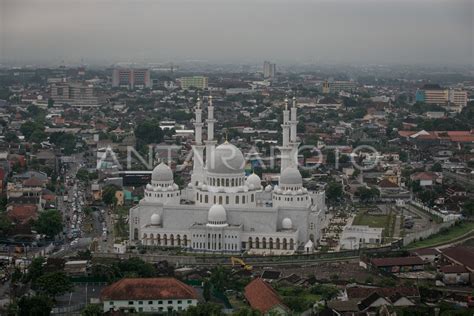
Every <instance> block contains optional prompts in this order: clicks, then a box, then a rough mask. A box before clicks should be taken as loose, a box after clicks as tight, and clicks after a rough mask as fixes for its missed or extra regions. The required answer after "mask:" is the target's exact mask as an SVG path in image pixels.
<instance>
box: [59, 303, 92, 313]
mask: <svg viewBox="0 0 474 316" xmlns="http://www.w3.org/2000/svg"><path fill="white" fill-rule="evenodd" d="M84 307H86V304H85V303H80V304H76V305H71V306H65V307H55V308H53V309H52V310H51V315H61V314H68V315H71V313H72V312H79V311H81V310H82V309H83V308H84ZM73 314H75V313H73ZM77 314H78V315H79V313H77Z"/></svg>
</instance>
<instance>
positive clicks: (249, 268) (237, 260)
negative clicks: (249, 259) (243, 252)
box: [230, 257, 253, 271]
mask: <svg viewBox="0 0 474 316" xmlns="http://www.w3.org/2000/svg"><path fill="white" fill-rule="evenodd" d="M230 262H232V266H234V265H236V264H239V265H240V267H241V268H242V269H244V270H246V271H252V269H253V267H252V266H251V265H248V264H246V263H245V262H244V260H242V259H240V258H236V257H230Z"/></svg>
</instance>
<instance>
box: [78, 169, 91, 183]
mask: <svg viewBox="0 0 474 316" xmlns="http://www.w3.org/2000/svg"><path fill="white" fill-rule="evenodd" d="M76 178H77V179H78V180H79V181H81V182H89V171H87V169H86V168H81V169H79V170H77V173H76Z"/></svg>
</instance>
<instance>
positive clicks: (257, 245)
mask: <svg viewBox="0 0 474 316" xmlns="http://www.w3.org/2000/svg"><path fill="white" fill-rule="evenodd" d="M255 248H257V249H259V248H260V240H259V239H258V237H256V238H255Z"/></svg>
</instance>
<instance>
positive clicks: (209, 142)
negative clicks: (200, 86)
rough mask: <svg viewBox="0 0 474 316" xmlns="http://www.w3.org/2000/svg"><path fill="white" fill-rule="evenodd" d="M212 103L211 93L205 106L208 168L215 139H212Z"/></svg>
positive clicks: (211, 162)
mask: <svg viewBox="0 0 474 316" xmlns="http://www.w3.org/2000/svg"><path fill="white" fill-rule="evenodd" d="M215 122H216V120H215V119H214V105H212V95H210V96H209V104H208V106H207V120H206V123H207V141H206V168H209V167H210V166H212V164H213V163H214V162H213V161H212V159H213V157H214V155H213V152H214V148H215V146H216V141H215V140H214V123H215Z"/></svg>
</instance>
